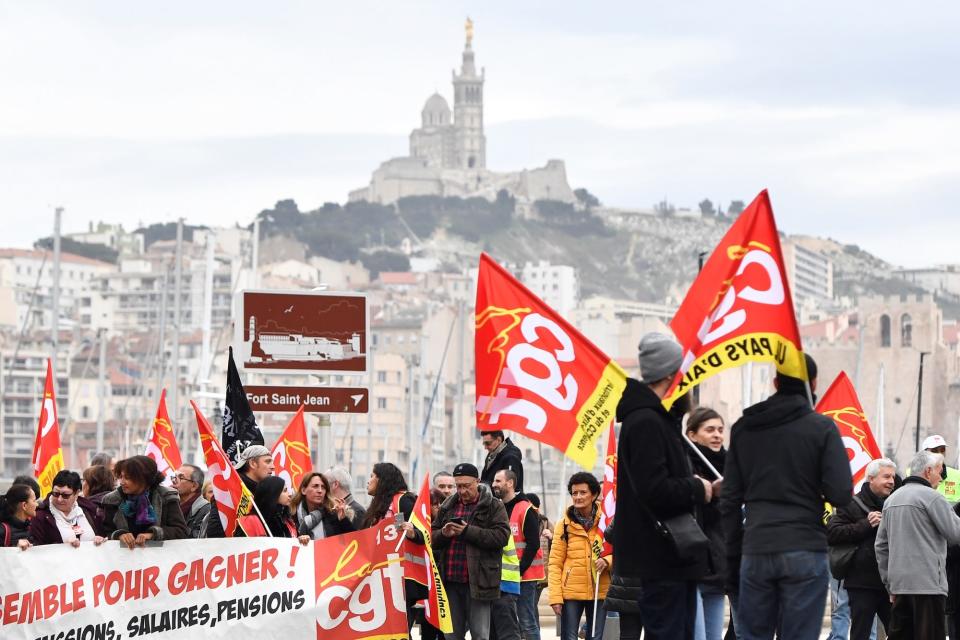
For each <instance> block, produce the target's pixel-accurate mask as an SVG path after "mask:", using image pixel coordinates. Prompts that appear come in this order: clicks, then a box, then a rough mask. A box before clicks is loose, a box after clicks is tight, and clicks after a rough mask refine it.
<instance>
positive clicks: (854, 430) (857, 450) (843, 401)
mask: <svg viewBox="0 0 960 640" xmlns="http://www.w3.org/2000/svg"><path fill="white" fill-rule="evenodd" d="M817 412H818V413H822V414H823V415H825V416H828V417H830V418H833V421H834V422H835V423H836V425H837V429H839V430H840V439H841V440H843V445H844V446H845V447H846V448H847V456H848V457H849V458H850V475H852V476H853V486H854V489H856V487H857V486H858V485H859V484H860V482H862V481H863V479H864V476H865V475H866V473H867V465H868V464H869V463H870V461H871V460H876V459H877V458H882V457H883V454H881V453H880V447H878V446H877V441H876V440H874V438H873V431H871V430H870V425H869V424H867V416H866V414H864V413H863V407H861V406H860V399H859V398H858V397H857V391H856V389H854V388H853V383H852V382H850V378H848V377H847V374H846V373H844V372H843V371H841V372H840V375H838V376H837V378H836V380H834V381H833V383H832V384H831V385H830V388H829V389H827V392H826V393H824V394H823V397H822V398H821V399H820V402H818V403H817Z"/></svg>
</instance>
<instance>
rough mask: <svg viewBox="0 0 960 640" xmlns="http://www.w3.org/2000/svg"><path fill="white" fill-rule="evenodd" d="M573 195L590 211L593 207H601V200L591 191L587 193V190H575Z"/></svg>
mask: <svg viewBox="0 0 960 640" xmlns="http://www.w3.org/2000/svg"><path fill="white" fill-rule="evenodd" d="M573 195H574V196H576V198H577V201H578V202H580V204H582V205H583V206H585V207H586V208H587V209H590V208H591V207H599V206H600V199H599V198H597V196H595V195H593V194H592V193H590V192H589V191H587V190H586V189H583V188H580V189H574V190H573Z"/></svg>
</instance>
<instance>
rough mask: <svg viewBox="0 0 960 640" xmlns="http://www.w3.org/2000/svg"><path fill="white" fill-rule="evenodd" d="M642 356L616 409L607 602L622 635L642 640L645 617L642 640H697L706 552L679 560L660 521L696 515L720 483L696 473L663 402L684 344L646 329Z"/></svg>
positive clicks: (672, 413)
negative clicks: (617, 618)
mask: <svg viewBox="0 0 960 640" xmlns="http://www.w3.org/2000/svg"><path fill="white" fill-rule="evenodd" d="M639 358H640V375H641V377H642V378H643V381H642V382H641V381H637V380H633V379H628V380H627V387H626V389H625V390H624V393H623V397H622V398H621V399H620V404H619V405H618V406H617V421H618V422H620V423H621V429H620V439H619V442H618V448H617V455H618V464H617V519H616V526H615V527H614V534H613V538H614V539H613V545H614V554H615V556H616V559H617V560H616V563H615V564H614V571H613V581H612V584H611V586H610V590H609V591H608V593H607V599H606V607H607V609H610V610H613V611H619V612H620V638H621V640H632V639H633V638H639V637H640V623H641V620H642V623H643V631H644V638H650V639H652V640H692V638H693V625H694V620H695V618H696V612H697V600H696V596H697V580H698V579H699V578H701V577H703V576H705V575H706V574H707V572H708V566H707V562H708V559H707V553H706V550H704V552H703V553H702V554H699V555H698V556H697V557H696V558H693V559H681V558H680V557H679V556H678V555H677V553H676V551H675V550H674V548H673V547H672V545H671V544H670V542H669V541H668V540H667V539H665V538H664V537H663V536H662V535H661V533H660V531H659V527H658V522H662V521H663V520H666V519H669V518H672V517H674V516H678V515H682V514H685V513H690V514H692V513H694V511H695V509H696V507H697V505H701V504H705V503H707V502H710V500H711V499H712V498H713V493H714V485H712V484H711V483H710V482H707V481H706V480H704V479H702V478H698V477H696V476H694V475H693V471H692V468H691V466H690V460H689V457H688V455H687V454H688V451H687V446H688V445H686V444H685V443H684V442H683V434H682V431H681V426H680V418H679V417H678V414H677V412H675V411H667V410H666V409H665V408H664V406H663V398H664V396H665V395H666V393H667V391H668V390H669V388H670V384H671V382H672V380H673V377H674V376H675V375H676V373H677V371H679V370H680V363H681V361H682V359H683V352H682V349H681V347H680V345H679V344H677V342H676V341H675V340H673V339H672V338H671V337H669V336H667V335H664V334H662V333H648V334H646V335H644V336H643V338H642V339H641V340H640V346H639ZM701 556H702V557H701ZM641 584H642V588H641Z"/></svg>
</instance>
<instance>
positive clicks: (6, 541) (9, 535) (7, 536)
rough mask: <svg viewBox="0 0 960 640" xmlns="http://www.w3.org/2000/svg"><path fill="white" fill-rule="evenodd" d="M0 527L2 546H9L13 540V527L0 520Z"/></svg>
mask: <svg viewBox="0 0 960 640" xmlns="http://www.w3.org/2000/svg"><path fill="white" fill-rule="evenodd" d="M0 527H3V546H5V547H9V546H10V542H11V541H12V540H13V527H11V526H10V525H8V524H7V523H6V522H0Z"/></svg>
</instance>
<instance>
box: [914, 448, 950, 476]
mask: <svg viewBox="0 0 960 640" xmlns="http://www.w3.org/2000/svg"><path fill="white" fill-rule="evenodd" d="M942 463H943V455H942V454H939V453H934V452H932V451H927V450H926V449H924V450H923V451H917V452H916V453H915V454H914V456H913V460H911V461H910V473H912V474H913V475H920V474H922V473H923V472H924V471H926V470H927V469H933V468H934V467H936V466H937V465H938V464H942Z"/></svg>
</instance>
